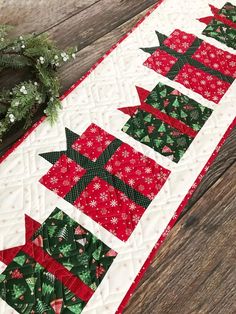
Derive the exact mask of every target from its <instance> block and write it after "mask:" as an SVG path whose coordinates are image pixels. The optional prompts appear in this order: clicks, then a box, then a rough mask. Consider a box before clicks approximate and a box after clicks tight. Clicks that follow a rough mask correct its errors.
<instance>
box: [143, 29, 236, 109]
mask: <svg viewBox="0 0 236 314" xmlns="http://www.w3.org/2000/svg"><path fill="white" fill-rule="evenodd" d="M157 36H158V38H159V43H160V46H158V47H154V48H144V49H143V50H144V51H145V52H148V53H151V56H150V57H149V58H148V59H147V60H146V61H145V62H144V65H145V66H147V67H148V68H150V69H152V70H154V71H156V72H158V73H160V74H162V75H163V76H166V77H168V78H169V79H171V80H175V81H177V82H178V83H181V84H182V85H184V86H185V87H187V88H189V89H191V90H193V91H194V92H196V93H198V94H200V95H202V96H203V97H204V98H206V99H208V100H210V101H213V102H215V103H219V101H220V100H221V98H222V97H223V96H224V94H225V93H226V92H227V90H228V89H229V87H230V85H231V84H232V83H233V82H234V79H235V77H236V56H235V55H233V54H231V53H229V52H226V51H224V50H221V49H219V48H216V47H214V46H212V45H210V44H208V43H206V42H204V41H203V40H201V39H199V38H198V37H196V36H195V35H192V34H188V33H185V32H183V31H181V30H178V29H177V30H175V31H174V32H173V33H172V34H171V35H170V36H169V37H167V36H165V35H163V34H160V33H158V32H157Z"/></svg>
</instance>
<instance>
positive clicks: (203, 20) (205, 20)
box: [198, 16, 214, 25]
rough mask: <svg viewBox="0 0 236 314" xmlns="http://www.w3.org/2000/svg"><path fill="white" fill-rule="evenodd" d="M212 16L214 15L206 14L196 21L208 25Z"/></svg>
mask: <svg viewBox="0 0 236 314" xmlns="http://www.w3.org/2000/svg"><path fill="white" fill-rule="evenodd" d="M213 18H214V16H206V17H202V18H200V19H198V21H200V22H202V23H204V24H206V25H208V24H209V23H211V21H212V20H213Z"/></svg>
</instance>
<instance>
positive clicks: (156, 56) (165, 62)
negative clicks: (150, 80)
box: [144, 49, 178, 76]
mask: <svg viewBox="0 0 236 314" xmlns="http://www.w3.org/2000/svg"><path fill="white" fill-rule="evenodd" d="M177 61H178V59H177V58H175V57H173V56H171V55H169V54H168V53H167V52H166V51H163V50H160V49H157V50H156V51H155V52H154V53H153V54H152V55H151V56H150V57H149V58H148V59H147V60H146V61H145V62H144V65H145V66H146V67H148V68H150V69H152V70H154V71H156V72H157V73H160V74H162V75H164V76H165V75H166V74H167V73H168V72H169V71H170V69H171V68H172V66H173V65H174V64H175V63H176V62H177Z"/></svg>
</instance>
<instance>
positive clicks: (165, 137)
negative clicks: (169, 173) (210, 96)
mask: <svg viewBox="0 0 236 314" xmlns="http://www.w3.org/2000/svg"><path fill="white" fill-rule="evenodd" d="M137 91H138V94H139V98H140V102H141V105H140V106H136V107H126V108H121V109H120V110H121V111H123V112H124V113H126V114H129V115H130V116H131V118H130V119H129V120H128V121H127V123H126V124H125V125H124V127H123V128H122V131H124V132H125V133H127V134H128V135H130V136H132V137H133V138H134V139H136V140H138V141H140V142H141V143H143V144H145V145H147V146H149V147H151V148H153V149H154V150H155V151H157V152H159V153H161V154H162V155H164V156H166V157H168V158H170V159H171V160H173V161H174V162H178V161H179V160H180V159H181V157H182V156H183V154H184V153H185V152H186V150H187V149H188V147H189V146H190V144H191V143H192V141H193V140H194V138H195V137H196V136H197V133H198V131H200V130H201V128H202V127H203V125H204V124H205V122H206V121H207V120H208V118H209V117H210V115H211V113H212V110H211V109H209V108H207V107H204V106H202V105H201V104H199V103H198V102H196V101H195V100H193V99H191V98H189V97H187V96H185V95H183V94H181V93H180V92H179V91H178V90H176V89H174V88H172V87H170V86H168V85H164V84H162V83H159V84H158V85H157V86H156V87H155V88H154V89H153V90H152V91H151V92H149V91H146V90H144V89H141V88H137Z"/></svg>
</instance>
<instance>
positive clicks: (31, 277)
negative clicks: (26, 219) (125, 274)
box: [0, 208, 117, 314]
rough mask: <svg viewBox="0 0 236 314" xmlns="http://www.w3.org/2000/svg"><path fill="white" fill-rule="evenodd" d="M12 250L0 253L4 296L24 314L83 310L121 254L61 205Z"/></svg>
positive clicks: (0, 280)
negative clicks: (81, 224)
mask: <svg viewBox="0 0 236 314" xmlns="http://www.w3.org/2000/svg"><path fill="white" fill-rule="evenodd" d="M26 228H31V226H30V225H26ZM16 249H17V248H13V249H12V251H13V252H16ZM10 252H11V249H8V250H6V252H4V251H3V252H1V259H2V260H3V262H5V263H7V264H8V266H7V268H6V269H5V271H4V272H3V273H2V274H1V275H0V296H1V298H2V299H4V300H5V301H6V302H7V303H8V304H9V305H10V306H12V307H13V308H14V309H15V310H16V311H17V312H18V313H24V314H44V313H50V314H55V313H56V314H59V313H68V314H72V313H75V314H79V313H81V311H82V309H83V308H84V306H85V305H86V303H87V302H88V300H89V299H90V297H91V296H92V295H93V293H94V291H95V290H96V288H97V287H98V285H99V284H100V282H101V280H102V279H103V277H104V276H105V274H106V272H107V270H108V269H109V267H110V265H111V264H112V262H113V260H114V258H115V256H116V255H117V254H116V252H115V251H113V250H112V249H110V248H109V247H108V246H106V245H105V244H104V243H103V242H101V241H100V240H99V239H97V238H96V237H95V236H94V235H93V234H91V233H90V232H89V231H87V230H85V229H84V228H82V227H81V226H80V225H79V224H78V223H77V222H75V221H74V220H73V219H71V218H70V217H69V216H67V215H66V214H65V213H64V212H62V211H61V210H60V209H58V208H56V209H55V210H54V212H53V213H52V214H51V215H50V216H49V218H48V219H47V220H46V221H45V222H44V223H43V224H42V225H41V226H40V227H39V229H38V230H36V231H35V232H34V234H33V236H31V237H30V238H28V239H27V241H26V244H25V245H24V246H22V247H19V248H18V253H16V255H15V256H14V254H13V256H12V260H9V255H11V254H10ZM4 253H7V254H5V255H4ZM4 256H6V259H7V262H6V261H5V259H4Z"/></svg>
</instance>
